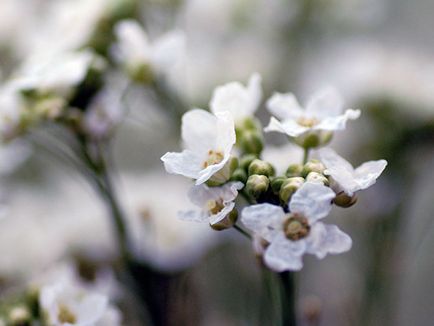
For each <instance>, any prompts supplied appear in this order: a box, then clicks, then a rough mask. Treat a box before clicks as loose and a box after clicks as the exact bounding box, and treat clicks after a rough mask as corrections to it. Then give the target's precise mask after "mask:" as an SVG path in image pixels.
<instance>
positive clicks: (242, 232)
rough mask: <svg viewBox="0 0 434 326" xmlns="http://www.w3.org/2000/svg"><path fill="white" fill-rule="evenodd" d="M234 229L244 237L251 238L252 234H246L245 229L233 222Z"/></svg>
mask: <svg viewBox="0 0 434 326" xmlns="http://www.w3.org/2000/svg"><path fill="white" fill-rule="evenodd" d="M234 229H235V230H237V231H238V232H240V233H241V234H242V235H243V236H245V237H246V238H248V239H250V240H252V236H251V235H250V234H248V233H247V232H246V231H245V230H243V229H242V228H240V227H239V226H238V225H236V224H234Z"/></svg>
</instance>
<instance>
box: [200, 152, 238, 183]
mask: <svg viewBox="0 0 434 326" xmlns="http://www.w3.org/2000/svg"><path fill="white" fill-rule="evenodd" d="M237 168H238V159H237V158H236V157H235V156H231V157H230V158H229V160H228V161H227V162H226V164H225V166H224V167H223V168H222V169H221V170H220V171H217V172H216V173H215V174H214V175H213V176H212V177H211V178H210V179H209V180H208V181H207V182H206V184H207V185H208V186H209V187H217V186H221V185H222V184H224V183H226V182H227V181H229V179H230V178H231V176H232V174H233V173H234V171H235V170H236V169H237Z"/></svg>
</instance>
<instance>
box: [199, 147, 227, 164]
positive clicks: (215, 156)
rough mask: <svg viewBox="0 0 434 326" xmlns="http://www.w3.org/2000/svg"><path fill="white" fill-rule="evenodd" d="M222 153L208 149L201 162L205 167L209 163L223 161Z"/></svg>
mask: <svg viewBox="0 0 434 326" xmlns="http://www.w3.org/2000/svg"><path fill="white" fill-rule="evenodd" d="M223 159H224V155H223V153H222V152H220V151H214V150H212V149H210V150H209V151H208V157H207V159H206V161H205V162H203V167H204V168H207V167H208V166H210V165H214V164H218V163H220V162H221V161H223Z"/></svg>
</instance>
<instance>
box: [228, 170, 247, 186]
mask: <svg viewBox="0 0 434 326" xmlns="http://www.w3.org/2000/svg"><path fill="white" fill-rule="evenodd" d="M231 181H240V182H242V183H244V184H245V183H246V181H247V172H246V171H245V170H244V169H242V168H237V169H236V170H235V171H234V173H232V176H231Z"/></svg>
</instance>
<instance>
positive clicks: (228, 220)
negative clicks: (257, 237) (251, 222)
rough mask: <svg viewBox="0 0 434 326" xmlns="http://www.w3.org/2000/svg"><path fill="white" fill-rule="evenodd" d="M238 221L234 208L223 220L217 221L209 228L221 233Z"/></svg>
mask: <svg viewBox="0 0 434 326" xmlns="http://www.w3.org/2000/svg"><path fill="white" fill-rule="evenodd" d="M237 219H238V211H237V210H236V209H235V208H234V209H233V210H231V212H230V213H229V214H228V215H226V217H225V218H224V219H222V220H221V221H218V222H217V223H214V224H210V226H211V227H212V228H213V229H214V230H216V231H222V230H226V229H229V228H231V227H233V226H234V225H235V223H236V222H237Z"/></svg>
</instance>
